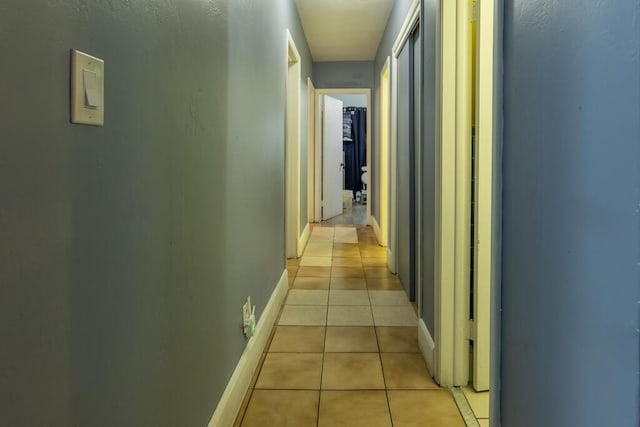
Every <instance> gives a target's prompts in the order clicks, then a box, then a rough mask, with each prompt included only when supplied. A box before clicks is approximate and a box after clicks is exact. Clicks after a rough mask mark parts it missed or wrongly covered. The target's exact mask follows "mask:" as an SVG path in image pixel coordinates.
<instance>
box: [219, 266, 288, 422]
mask: <svg viewBox="0 0 640 427" xmlns="http://www.w3.org/2000/svg"><path fill="white" fill-rule="evenodd" d="M288 282H289V281H288V274H287V270H286V269H285V270H284V272H283V273H282V276H281V277H280V281H279V282H278V284H277V285H276V288H275V290H274V291H273V293H272V294H271V298H270V299H269V302H268V303H267V305H266V307H265V308H264V312H263V313H262V316H260V319H259V320H258V324H257V325H256V330H255V333H254V334H253V336H252V337H251V338H250V339H249V341H248V342H247V346H246V347H245V349H244V352H243V353H242V356H240V360H239V361H238V364H237V365H236V369H235V370H234V371H233V374H232V375H231V378H230V379H229V383H228V384H227V387H226V388H225V390H224V393H223V394H222V397H221V398H220V401H219V402H218V406H217V407H216V410H215V412H214V413H213V417H211V421H209V424H208V427H228V426H231V425H233V422H234V421H235V419H236V416H237V415H238V411H240V407H241V406H242V401H243V400H244V396H245V394H246V392H247V390H248V388H249V385H250V384H251V378H252V377H253V374H254V372H255V370H256V368H257V366H258V363H259V362H260V356H261V355H262V353H263V351H264V348H265V346H266V345H267V340H268V339H269V334H270V333H271V329H272V328H273V325H274V324H275V322H276V317H277V316H278V312H279V310H280V306H281V305H282V303H283V302H284V299H285V297H286V296H287V291H288V290H289V283H288Z"/></svg>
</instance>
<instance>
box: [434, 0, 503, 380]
mask: <svg viewBox="0 0 640 427" xmlns="http://www.w3.org/2000/svg"><path fill="white" fill-rule="evenodd" d="M468 6H469V5H468V1H467V0H457V1H456V2H443V3H442V9H441V13H442V16H441V25H442V28H441V34H442V38H441V45H440V60H441V68H440V79H439V81H440V85H441V99H440V108H441V122H440V126H441V140H440V143H439V145H438V150H439V155H438V156H437V157H436V161H437V164H436V180H437V184H436V202H437V204H438V205H437V216H436V230H438V241H437V242H436V261H437V262H436V283H435V285H436V286H435V296H436V306H435V314H436V316H435V323H436V325H435V329H436V331H435V335H436V343H437V348H436V355H435V359H436V379H437V380H438V382H439V384H440V385H443V386H452V385H454V386H461V385H466V384H467V383H468V381H469V379H470V378H469V339H470V338H474V339H475V340H482V344H483V345H485V346H488V345H489V343H490V339H491V335H490V330H491V323H490V322H489V321H485V322H483V323H481V324H478V323H477V322H475V324H471V322H469V293H470V276H469V274H470V259H469V258H470V257H469V244H470V209H471V197H470V192H471V153H470V151H469V145H470V144H469V142H470V139H471V108H472V106H471V74H470V73H471V62H470V45H471V40H470V32H469V31H470V25H469V23H470V18H471V10H470V8H469V7H468ZM479 6H480V13H479V17H478V28H479V39H478V41H479V52H478V56H477V58H478V85H477V87H478V114H479V115H478V128H477V144H476V147H479V148H478V149H477V150H476V153H477V163H476V164H477V167H478V172H477V175H476V177H477V181H476V185H477V192H476V208H477V211H476V212H477V215H476V227H475V228H476V232H477V234H476V242H475V245H474V246H475V248H476V268H475V271H476V288H477V289H476V292H477V293H479V294H480V295H479V296H480V298H478V299H477V302H478V305H477V306H476V308H475V313H476V314H477V315H479V316H482V318H483V319H485V320H487V319H489V318H490V316H491V315H492V313H493V311H492V310H493V307H492V306H491V293H492V292H493V287H494V285H495V280H496V279H495V276H496V271H495V269H494V266H495V262H496V260H495V254H496V246H497V245H496V233H498V232H499V230H497V229H496V227H495V223H496V218H495V215H494V211H495V210H496V209H499V200H498V199H499V194H498V192H496V191H495V189H496V187H495V186H496V180H497V179H499V170H497V169H496V165H495V164H494V153H495V144H496V142H495V140H496V137H495V133H494V127H495V120H496V116H495V114H496V111H497V108H496V103H495V101H494V90H495V88H494V83H495V75H494V74H495V73H494V60H495V57H494V51H495V49H496V34H495V26H494V17H495V13H496V9H495V8H496V4H495V2H491V1H488V2H479ZM454 52H455V54H454ZM494 350H495V349H494ZM485 354H486V353H485ZM482 363H485V364H486V368H487V369H486V371H485V377H484V378H480V381H482V382H483V384H486V387H489V376H490V375H489V364H490V361H489V360H484V361H483V362H482ZM494 366H495V365H494Z"/></svg>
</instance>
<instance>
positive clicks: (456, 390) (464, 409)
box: [451, 387, 480, 427]
mask: <svg viewBox="0 0 640 427" xmlns="http://www.w3.org/2000/svg"><path fill="white" fill-rule="evenodd" d="M451 394H452V395H453V400H454V401H455V402H456V405H457V406H458V411H460V415H461V416H462V419H463V420H464V424H465V425H466V426H467V427H480V423H479V422H478V420H477V419H476V416H475V415H474V413H473V410H472V409H471V405H469V402H468V401H467V398H466V397H465V395H464V393H463V391H462V389H461V388H460V387H453V388H451Z"/></svg>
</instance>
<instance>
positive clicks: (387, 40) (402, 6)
mask: <svg viewBox="0 0 640 427" xmlns="http://www.w3.org/2000/svg"><path fill="white" fill-rule="evenodd" d="M410 7H411V0H396V1H395V2H394V4H393V9H391V13H390V14H389V20H388V21H387V26H386V28H385V30H384V34H383V35H382V39H381V40H380V45H379V46H378V52H377V53H376V59H375V61H374V64H373V88H374V89H373V105H374V108H373V111H372V112H371V113H372V114H371V120H372V123H374V126H373V129H372V134H373V135H372V139H371V141H373V149H372V150H371V162H372V164H373V165H376V167H374V168H372V171H371V172H372V173H371V174H370V177H369V179H370V181H371V185H370V187H369V188H370V191H369V194H370V195H371V197H370V198H369V202H370V203H371V216H373V217H374V218H376V220H377V221H378V223H379V222H380V200H377V198H376V197H375V194H376V192H377V191H378V188H379V185H380V184H379V179H380V177H379V176H378V174H377V171H379V170H380V164H379V159H380V135H379V133H380V129H379V126H380V124H379V122H378V119H377V117H379V115H380V105H379V102H378V99H379V97H380V72H381V71H382V67H383V66H384V62H385V61H386V60H387V57H390V56H391V55H392V54H393V52H392V49H393V43H394V42H395V41H396V38H397V37H398V33H399V32H400V29H401V27H402V24H403V22H404V19H405V17H406V15H407V12H408V11H409V8H410ZM314 72H315V68H314ZM389 96H391V93H389ZM389 123H391V122H389Z"/></svg>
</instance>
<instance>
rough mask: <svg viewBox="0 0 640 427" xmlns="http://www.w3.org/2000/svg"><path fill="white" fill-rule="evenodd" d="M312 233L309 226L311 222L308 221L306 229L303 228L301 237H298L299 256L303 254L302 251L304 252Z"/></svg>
mask: <svg viewBox="0 0 640 427" xmlns="http://www.w3.org/2000/svg"><path fill="white" fill-rule="evenodd" d="M310 235H311V227H309V224H308V223H307V225H306V226H305V227H304V230H302V234H301V235H300V238H299V239H298V258H300V257H301V256H302V253H303V252H304V248H305V247H306V246H307V242H308V241H309V236H310Z"/></svg>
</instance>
